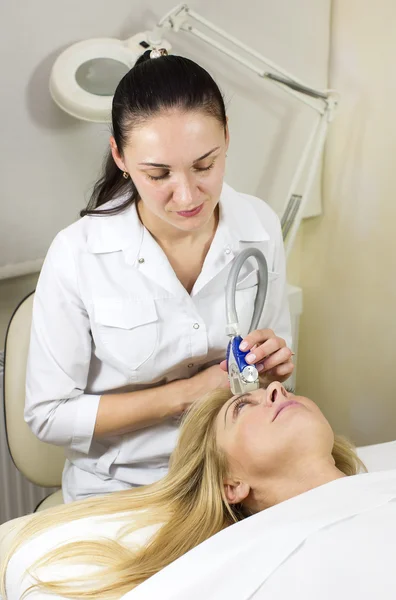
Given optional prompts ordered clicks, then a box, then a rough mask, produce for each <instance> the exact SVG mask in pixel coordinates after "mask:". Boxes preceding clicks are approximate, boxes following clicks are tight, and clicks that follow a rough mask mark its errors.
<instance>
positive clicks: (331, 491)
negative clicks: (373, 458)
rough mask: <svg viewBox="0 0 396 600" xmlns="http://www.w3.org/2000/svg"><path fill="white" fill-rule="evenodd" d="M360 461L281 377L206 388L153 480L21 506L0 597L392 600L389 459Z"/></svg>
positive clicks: (394, 533)
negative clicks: (245, 387) (24, 515)
mask: <svg viewBox="0 0 396 600" xmlns="http://www.w3.org/2000/svg"><path fill="white" fill-rule="evenodd" d="M362 470H364V469H363V466H362V464H361V462H360V461H359V459H358V458H357V456H356V454H355V452H354V450H353V449H352V447H351V446H350V445H349V444H348V443H347V442H346V441H345V440H342V439H340V438H337V437H336V438H334V435H333V432H332V430H331V427H330V425H329V423H328V422H327V420H326V419H325V417H324V416H323V414H322V413H321V411H320V410H319V408H318V407H317V406H316V405H315V403H314V402H312V401H311V400H309V399H307V398H304V397H301V396H295V395H293V394H291V393H289V392H287V391H286V389H285V388H284V387H283V386H282V385H281V384H280V383H278V382H274V383H272V384H271V385H270V386H269V387H268V388H267V389H266V390H264V389H260V390H257V391H255V392H252V393H250V394H245V395H243V396H238V397H237V396H234V397H232V398H231V397H230V394H229V393H228V392H224V391H216V392H214V393H213V394H211V395H210V396H208V397H207V398H205V399H204V400H203V401H202V402H201V403H199V404H197V405H195V406H194V407H193V408H192V409H191V410H190V412H189V413H188V415H187V416H186V417H185V419H184V423H183V425H182V428H181V432H180V438H179V441H178V445H177V447H176V450H175V451H174V454H173V456H172V461H171V468H170V471H169V474H168V475H167V476H166V477H165V478H164V479H163V480H161V481H159V482H158V483H155V484H153V485H150V486H147V487H145V488H138V489H135V490H131V491H129V490H128V491H126V492H119V493H114V494H111V495H108V496H104V497H99V498H95V499H93V500H84V501H82V502H76V503H72V504H70V505H66V506H61V507H57V508H55V509H50V510H48V511H45V512H43V513H41V514H40V515H37V516H35V517H33V518H31V519H29V520H28V522H27V523H26V525H24V527H23V528H22V530H20V531H19V532H18V533H17V534H16V536H15V538H14V539H13V540H12V542H11V543H10V547H9V553H8V556H7V557H5V559H4V567H3V573H2V576H3V595H4V598H5V599H7V600H17V599H18V600H19V598H21V596H22V595H23V593H24V592H25V591H26V590H30V594H29V595H28V598H29V599H33V600H37V599H38V598H43V597H45V599H46V600H59V599H64V598H73V599H75V598H81V599H83V598H121V597H123V596H124V595H126V597H125V600H126V598H128V600H135V599H136V600H143V599H150V598H160V597H161V600H166V599H169V600H170V599H172V600H177V599H180V600H181V599H182V598H185V599H186V600H187V599H188V600H195V599H198V598H199V599H201V598H205V600H207V599H213V600H215V599H216V600H217V599H219V598H227V600H230V599H231V600H232V599H235V600H247V599H248V598H249V599H251V598H255V599H256V598H257V599H258V598H271V600H280V599H283V598H285V597H289V595H293V598H294V599H296V598H301V599H302V598H304V600H311V599H312V600H313V599H314V598H315V600H316V599H317V598H319V597H320V598H321V599H322V600H323V599H327V598H329V599H330V598H332V600H333V599H334V597H338V598H344V597H345V598H351V597H359V599H362V598H364V599H366V598H367V599H368V598H374V597H376V598H381V600H384V599H387V598H393V599H394V598H395V597H396V578H395V576H394V569H393V566H392V565H393V562H394V556H395V555H396V503H395V499H396V472H395V471H388V472H383V473H362V474H359V475H357V474H358V473H359V472H361V471H362ZM350 476H354V477H350ZM230 526H231V527H230ZM171 563H172V564H171ZM168 565H169V566H168ZM27 570H29V572H27ZM4 584H5V589H4ZM44 594H45V595H44Z"/></svg>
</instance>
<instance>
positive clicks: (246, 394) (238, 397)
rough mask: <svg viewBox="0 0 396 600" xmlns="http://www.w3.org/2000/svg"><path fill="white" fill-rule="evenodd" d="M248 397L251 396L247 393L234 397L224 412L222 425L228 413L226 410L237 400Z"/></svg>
mask: <svg viewBox="0 0 396 600" xmlns="http://www.w3.org/2000/svg"><path fill="white" fill-rule="evenodd" d="M250 395H251V394H250V392H248V393H244V394H239V396H235V398H234V400H233V401H232V402H230V403H229V405H228V406H227V408H226V411H225V413H224V425H226V419H227V413H228V409H229V408H230V406H231V405H232V404H235V402H236V401H237V400H239V399H240V398H245V397H246V398H248V397H249V396H250Z"/></svg>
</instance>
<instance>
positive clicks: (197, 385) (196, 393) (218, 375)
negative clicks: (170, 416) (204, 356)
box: [170, 365, 230, 415]
mask: <svg viewBox="0 0 396 600" xmlns="http://www.w3.org/2000/svg"><path fill="white" fill-rule="evenodd" d="M170 385H172V384H170ZM173 385H175V386H178V388H179V390H180V391H179V394H178V396H176V398H177V397H178V398H179V400H178V408H177V409H176V414H177V415H180V414H181V413H183V412H184V411H186V410H187V409H188V408H189V407H190V406H191V405H192V404H194V402H197V401H199V400H202V398H204V397H205V396H206V394H208V393H209V392H213V390H217V389H225V390H227V389H228V390H229V389H230V382H229V380H228V373H227V372H226V371H224V369H222V368H221V367H220V365H213V366H212V367H208V368H207V369H204V370H203V371H200V372H199V373H197V374H196V375H194V376H193V377H190V378H189V379H182V380H179V381H177V382H174V384H173Z"/></svg>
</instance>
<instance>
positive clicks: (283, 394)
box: [216, 382, 334, 501]
mask: <svg viewBox="0 0 396 600" xmlns="http://www.w3.org/2000/svg"><path fill="white" fill-rule="evenodd" d="M216 443H217V446H218V448H219V449H220V450H222V451H223V452H224V453H225V456H226V459H227V463H228V469H229V475H230V480H232V479H235V480H240V481H243V482H245V483H246V485H247V486H249V487H250V488H251V489H254V487H255V486H256V485H257V483H258V482H262V481H271V480H273V479H274V478H278V477H279V476H282V474H283V475H284V476H285V477H287V476H288V474H292V473H295V472H296V471H297V467H298V466H299V465H307V466H309V464H312V461H313V460H316V459H317V458H320V459H323V458H324V459H327V460H328V459H329V458H331V451H332V448H333V444H334V435H333V431H332V429H331V427H330V425H329V423H328V421H327V420H326V419H325V417H324V415H323V414H322V412H321V411H320V409H319V408H318V407H317V406H316V404H315V403H314V402H312V401H311V400H308V398H304V397H302V396H296V395H294V394H292V393H289V392H287V391H286V389H285V388H284V387H283V386H282V385H281V384H280V383H278V382H274V383H272V384H271V385H270V386H269V387H268V388H267V389H266V390H265V389H259V390H256V391H254V392H251V393H248V394H243V395H239V396H234V397H233V398H231V400H229V401H228V402H226V403H225V405H224V406H223V407H222V408H221V410H220V413H219V415H218V417H217V421H216ZM304 468H305V467H304ZM304 468H303V469H302V471H304ZM229 500H230V501H232V498H229ZM235 501H241V499H240V498H239V499H238V498H236V499H235Z"/></svg>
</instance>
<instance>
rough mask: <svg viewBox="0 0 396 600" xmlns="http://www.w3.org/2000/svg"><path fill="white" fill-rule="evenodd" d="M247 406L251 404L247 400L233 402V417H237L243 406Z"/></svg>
mask: <svg viewBox="0 0 396 600" xmlns="http://www.w3.org/2000/svg"><path fill="white" fill-rule="evenodd" d="M247 404H251V402H249V400H247V399H243V398H241V399H240V400H237V401H236V402H235V405H234V410H233V415H234V417H236V416H238V415H239V413H240V412H241V410H242V408H243V407H244V406H246V405H247Z"/></svg>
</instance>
